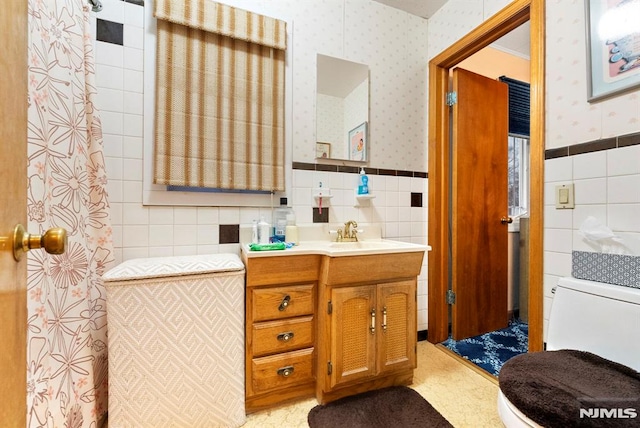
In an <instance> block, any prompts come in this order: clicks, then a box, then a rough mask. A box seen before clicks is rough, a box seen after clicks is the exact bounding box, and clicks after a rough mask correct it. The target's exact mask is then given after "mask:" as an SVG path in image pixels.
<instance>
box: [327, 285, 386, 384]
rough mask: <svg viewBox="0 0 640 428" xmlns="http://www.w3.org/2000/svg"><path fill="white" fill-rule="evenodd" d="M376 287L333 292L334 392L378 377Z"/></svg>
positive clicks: (345, 288)
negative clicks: (342, 385) (374, 376)
mask: <svg viewBox="0 0 640 428" xmlns="http://www.w3.org/2000/svg"><path fill="white" fill-rule="evenodd" d="M375 301H376V287H375V285H370V286H360V287H339V288H332V289H331V302H332V304H333V310H332V315H331V345H332V346H331V364H332V369H331V375H330V378H331V385H330V387H331V388H334V387H335V386H337V385H341V384H344V383H347V382H351V381H355V380H358V379H363V378H366V377H369V376H373V375H375V374H376V366H375V364H376V358H375V338H376V332H375V329H376V324H377V325H379V324H378V323H377V322H376V320H375V316H374V315H373V313H375V312H374V311H375V309H376V305H375Z"/></svg>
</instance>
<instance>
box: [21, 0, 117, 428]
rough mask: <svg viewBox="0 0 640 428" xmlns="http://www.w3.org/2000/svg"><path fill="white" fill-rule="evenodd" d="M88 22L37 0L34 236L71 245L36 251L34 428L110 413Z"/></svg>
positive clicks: (69, 3) (31, 66)
mask: <svg viewBox="0 0 640 428" xmlns="http://www.w3.org/2000/svg"><path fill="white" fill-rule="evenodd" d="M89 17H90V15H89V11H88V7H87V6H86V4H85V0H29V55H28V73H29V113H28V120H29V130H28V152H29V155H28V156H29V159H28V162H29V164H28V179H29V186H28V192H29V193H28V221H29V228H28V230H29V231H30V232H31V233H36V231H37V233H44V232H45V231H46V230H47V229H49V228H51V227H64V228H65V229H66V230H67V233H68V238H69V241H68V246H67V250H66V252H65V254H63V255H59V256H51V255H48V254H46V253H45V252H44V251H32V252H30V253H29V259H28V283H27V286H28V313H29V316H28V330H29V337H28V345H27V346H28V349H27V352H28V361H27V363H28V366H27V389H28V390H27V412H28V414H27V423H28V426H29V427H65V428H77V427H97V426H98V422H99V421H100V419H101V418H102V416H103V415H104V414H105V412H106V411H107V380H108V378H107V368H108V365H107V325H106V298H105V297H106V296H105V289H104V286H103V284H102V280H101V275H102V273H103V272H104V271H105V270H106V269H107V268H108V267H110V265H111V263H112V262H113V245H112V238H111V232H112V231H111V223H110V218H109V203H108V200H107V192H106V182H107V179H106V172H105V168H104V157H103V152H102V129H101V124H100V120H99V117H98V115H97V112H96V110H95V107H94V102H95V96H96V88H95V85H94V77H95V70H94V58H93V46H92V42H91V37H90V25H89Z"/></svg>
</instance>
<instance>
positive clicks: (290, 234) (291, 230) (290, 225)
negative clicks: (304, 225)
mask: <svg viewBox="0 0 640 428" xmlns="http://www.w3.org/2000/svg"><path fill="white" fill-rule="evenodd" d="M284 240H285V242H290V243H292V244H295V245H298V244H299V243H300V241H299V240H298V226H296V215H295V214H294V213H293V212H291V214H287V228H286V229H285V232H284Z"/></svg>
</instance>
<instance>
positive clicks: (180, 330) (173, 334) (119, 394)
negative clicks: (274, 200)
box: [103, 254, 246, 428]
mask: <svg viewBox="0 0 640 428" xmlns="http://www.w3.org/2000/svg"><path fill="white" fill-rule="evenodd" d="M244 274H245V270H244V264H243V263H242V261H241V260H240V258H239V257H238V256H237V255H236V254H210V255H194V256H174V257H153V258H142V259H132V260H127V261H125V262H123V263H122V264H120V265H118V266H116V267H114V268H113V269H111V270H110V271H108V272H106V273H105V274H104V275H103V280H104V282H105V288H106V290H107V322H108V326H109V340H108V346H109V352H108V354H109V426H110V427H141V428H144V427H190V428H198V427H201V428H205V427H212V426H220V427H239V426H242V425H243V424H244V423H245V421H246V416H245V409H244V372H245V370H244V300H245V299H244V288H245V287H244Z"/></svg>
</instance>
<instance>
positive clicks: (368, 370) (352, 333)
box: [316, 253, 422, 403]
mask: <svg viewBox="0 0 640 428" xmlns="http://www.w3.org/2000/svg"><path fill="white" fill-rule="evenodd" d="M389 258H391V259H389ZM421 265H422V253H401V254H394V255H389V254H386V255H384V258H381V257H380V256H376V255H371V256H355V257H350V258H346V257H336V258H329V257H327V258H325V259H324V260H323V267H322V269H321V276H320V286H319V290H318V291H319V293H318V296H319V297H318V300H319V309H318V343H317V346H316V348H317V351H318V374H317V379H316V398H317V399H318V401H319V402H320V403H326V402H329V401H333V400H335V399H338V398H341V397H345V396H348V395H353V394H358V393H360V392H364V391H368V390H371V389H378V388H383V387H385V386H392V385H407V384H410V383H411V382H412V381H413V370H414V369H415V367H416V352H417V330H416V329H417V311H416V299H417V296H416V292H417V275H418V273H419V271H420V267H421ZM349 269H350V270H349ZM340 273H342V274H340Z"/></svg>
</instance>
